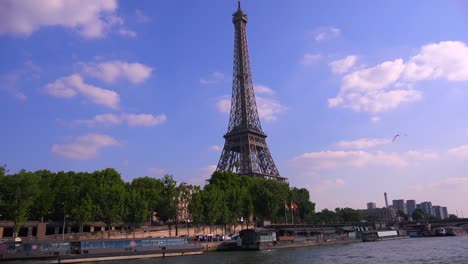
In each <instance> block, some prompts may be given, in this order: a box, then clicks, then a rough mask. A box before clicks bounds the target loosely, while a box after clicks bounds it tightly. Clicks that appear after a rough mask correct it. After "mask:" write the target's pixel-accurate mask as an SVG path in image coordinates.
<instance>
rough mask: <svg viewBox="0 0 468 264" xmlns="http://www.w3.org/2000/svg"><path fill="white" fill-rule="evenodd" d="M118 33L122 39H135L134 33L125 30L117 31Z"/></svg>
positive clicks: (135, 34)
mask: <svg viewBox="0 0 468 264" xmlns="http://www.w3.org/2000/svg"><path fill="white" fill-rule="evenodd" d="M118 32H119V34H120V35H122V36H124V37H129V38H135V37H136V36H137V33H136V32H135V31H132V30H129V29H125V28H121V29H119V31H118Z"/></svg>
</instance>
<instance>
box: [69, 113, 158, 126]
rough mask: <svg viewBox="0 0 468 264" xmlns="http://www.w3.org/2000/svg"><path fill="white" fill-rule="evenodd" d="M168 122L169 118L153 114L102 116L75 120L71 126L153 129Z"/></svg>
mask: <svg viewBox="0 0 468 264" xmlns="http://www.w3.org/2000/svg"><path fill="white" fill-rule="evenodd" d="M166 120H167V116H166V115H164V114H161V115H157V116H155V115H152V114H127V113H123V114H119V115H118V114H100V115H96V116H94V118H92V119H84V120H74V121H71V122H70V124H71V125H72V126H75V125H85V126H88V127H99V126H102V127H110V126H116V125H120V124H122V123H127V125H128V126H131V127H137V126H142V127H152V126H156V125H159V124H162V123H164V122H165V121H166Z"/></svg>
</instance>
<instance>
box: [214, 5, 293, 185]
mask: <svg viewBox="0 0 468 264" xmlns="http://www.w3.org/2000/svg"><path fill="white" fill-rule="evenodd" d="M232 22H233V23H234V28H235V37H234V72H233V80H232V98H231V114H230V118H229V125H228V131H227V133H226V134H225V135H224V139H225V143H224V147H223V152H222V153H221V157H220V159H219V162H218V166H217V168H216V170H217V171H233V172H235V173H237V174H239V175H248V176H251V177H260V178H266V179H272V180H277V181H281V182H286V181H287V178H284V177H281V176H280V174H279V172H278V169H277V168H276V165H275V162H274V161H273V158H272V156H271V154H270V150H269V149H268V146H267V144H266V137H267V135H266V134H265V133H264V132H263V131H262V127H261V125H260V119H259V116H258V111H257V104H256V100H255V93H254V88H253V81H252V74H251V71H250V59H249V50H248V46H247V31H246V25H247V14H245V13H244V12H243V11H242V9H241V6H240V2H238V8H237V11H236V12H235V13H234V14H233V18H232Z"/></svg>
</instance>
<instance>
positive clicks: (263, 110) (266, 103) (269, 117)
mask: <svg viewBox="0 0 468 264" xmlns="http://www.w3.org/2000/svg"><path fill="white" fill-rule="evenodd" d="M257 109H258V116H259V117H260V118H261V119H264V120H266V121H275V120H276V119H278V116H279V115H280V114H282V113H284V112H285V111H286V110H287V107H286V106H284V105H282V104H281V103H280V102H279V101H276V100H273V99H267V98H263V97H260V96H257Z"/></svg>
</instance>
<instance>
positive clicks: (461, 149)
mask: <svg viewBox="0 0 468 264" xmlns="http://www.w3.org/2000/svg"><path fill="white" fill-rule="evenodd" d="M448 153H449V154H451V155H454V156H456V157H458V158H462V159H464V158H468V145H462V146H458V147H455V148H451V149H449V150H448Z"/></svg>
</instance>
